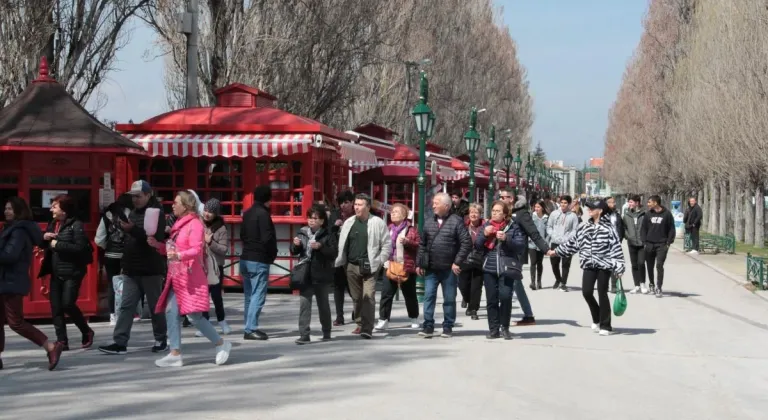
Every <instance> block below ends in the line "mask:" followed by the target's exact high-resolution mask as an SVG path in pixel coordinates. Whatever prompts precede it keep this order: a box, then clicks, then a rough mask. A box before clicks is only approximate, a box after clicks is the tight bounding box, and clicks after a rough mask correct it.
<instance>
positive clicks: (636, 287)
mask: <svg viewBox="0 0 768 420" xmlns="http://www.w3.org/2000/svg"><path fill="white" fill-rule="evenodd" d="M639 291H640V286H635V287H634V289H632V290H630V291H629V293H631V294H633V295H634V294H635V293H637V292H639Z"/></svg>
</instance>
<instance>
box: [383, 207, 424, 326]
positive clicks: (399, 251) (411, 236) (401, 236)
mask: <svg viewBox="0 0 768 420" xmlns="http://www.w3.org/2000/svg"><path fill="white" fill-rule="evenodd" d="M409 212H410V210H409V209H408V207H407V206H406V205H405V204H400V203H398V204H395V205H393V206H392V210H391V212H390V213H389V219H390V220H391V221H392V223H390V224H389V237H390V238H391V241H392V253H391V254H390V256H389V260H388V261H387V262H385V263H384V269H385V270H386V273H385V276H386V277H387V280H389V281H386V280H385V281H384V290H383V291H382V292H381V302H380V303H379V322H378V323H377V324H376V327H375V329H376V330H377V331H384V330H386V329H387V327H389V318H390V315H392V302H393V301H394V299H395V294H397V290H398V289H400V290H401V291H402V292H403V299H404V300H405V309H406V311H408V318H410V321H411V328H412V329H418V328H419V327H421V324H420V323H419V300H418V298H417V296H416V252H417V251H418V249H419V242H420V240H421V238H420V237H419V230H418V229H416V228H415V227H413V226H412V225H411V222H410V221H409V220H408V219H407V218H408V213H409Z"/></svg>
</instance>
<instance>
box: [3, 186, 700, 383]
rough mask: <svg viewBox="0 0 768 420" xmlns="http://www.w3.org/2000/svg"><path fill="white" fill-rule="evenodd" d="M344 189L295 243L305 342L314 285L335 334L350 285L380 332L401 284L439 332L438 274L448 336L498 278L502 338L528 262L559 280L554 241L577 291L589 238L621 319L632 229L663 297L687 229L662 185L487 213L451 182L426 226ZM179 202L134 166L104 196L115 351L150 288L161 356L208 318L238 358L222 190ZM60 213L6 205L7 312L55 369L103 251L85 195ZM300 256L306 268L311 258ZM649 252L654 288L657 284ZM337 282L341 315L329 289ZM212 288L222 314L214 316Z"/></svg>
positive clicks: (213, 332) (254, 303) (167, 358)
mask: <svg viewBox="0 0 768 420" xmlns="http://www.w3.org/2000/svg"><path fill="white" fill-rule="evenodd" d="M271 195H272V191H271V189H270V188H269V187H268V186H260V187H257V188H256V189H255V191H254V193H253V198H254V204H253V205H252V207H251V208H249V209H248V210H246V211H245V212H244V214H243V222H242V224H241V227H240V240H241V241H242V254H241V255H240V263H239V264H240V266H239V268H240V274H241V277H242V282H243V295H244V329H243V339H244V340H262V341H263V340H268V339H269V336H268V335H267V334H266V333H265V332H264V331H262V330H261V329H260V323H259V320H260V314H261V311H262V308H263V307H264V304H265V301H266V298H267V286H268V284H269V271H270V266H271V265H272V263H274V261H275V259H276V257H277V237H276V232H275V226H274V224H273V222H272V218H271V213H270V202H271ZM692 201H693V199H692ZM335 204H336V206H334V208H329V206H327V205H323V204H319V203H318V204H316V205H313V206H312V207H311V208H310V209H309V210H308V211H307V213H306V218H307V225H306V226H304V227H302V228H301V229H299V230H298V231H297V234H296V235H295V237H294V238H293V239H292V241H291V244H290V252H291V253H292V254H293V255H295V256H297V257H299V261H300V263H299V264H297V265H296V266H295V268H294V271H293V273H292V274H291V276H292V278H291V283H292V286H293V287H294V288H296V289H297V290H298V292H299V293H298V295H299V314H298V337H297V339H296V343H297V344H299V345H301V344H307V343H310V342H311V337H310V324H311V313H312V300H313V298H314V300H315V301H316V304H317V309H318V314H319V318H320V325H321V329H322V340H323V341H328V340H332V339H333V337H332V336H331V331H332V327H334V326H340V325H344V324H345V323H346V322H347V320H346V319H345V314H344V300H345V297H346V295H347V294H348V295H349V296H350V297H351V299H352V302H353V312H352V316H351V319H352V322H353V323H355V324H356V328H355V329H354V331H353V332H352V333H353V334H356V335H359V336H360V337H361V338H363V339H371V338H372V337H373V333H374V331H385V330H387V329H388V328H389V323H390V315H391V313H392V304H393V300H394V297H395V295H396V293H397V292H398V290H400V291H402V294H403V297H404V300H405V306H406V310H407V313H408V317H409V318H410V327H411V328H412V329H414V330H418V335H419V336H422V337H424V338H431V337H433V336H435V335H436V332H435V326H436V320H435V310H436V305H437V297H438V287H439V288H440V290H441V294H442V298H443V302H442V310H443V320H442V322H441V323H440V327H441V330H440V331H439V335H440V336H442V337H445V338H449V337H451V336H452V335H453V329H454V326H455V324H456V315H457V295H458V294H460V295H461V307H462V309H466V313H465V315H466V316H468V317H470V318H471V319H473V320H478V319H479V316H478V311H479V310H480V304H481V301H482V294H483V292H484V293H485V301H486V306H485V309H486V311H487V318H488V319H487V323H488V333H487V338H488V339H498V338H503V339H512V338H513V334H512V330H511V329H510V326H511V325H512V320H511V315H512V298H513V295H514V294H517V298H518V301H519V303H520V306H521V309H522V312H523V317H522V318H521V319H520V320H518V321H516V322H515V323H514V325H515V326H526V325H535V324H536V318H535V317H534V314H533V309H532V307H531V304H530V300H529V299H528V296H527V291H526V288H525V287H524V283H523V277H524V275H523V266H524V265H525V264H529V266H530V273H529V275H530V282H529V284H528V286H529V289H530V290H532V291H535V290H540V289H542V288H543V287H545V286H544V285H542V274H543V271H544V256H548V257H549V260H550V264H551V268H552V272H553V274H554V278H555V282H554V284H553V285H552V289H555V290H559V291H563V292H567V291H568V290H569V289H568V278H569V274H570V266H571V258H572V256H573V255H575V254H577V253H578V254H579V262H580V267H581V269H582V271H583V275H582V284H581V286H582V288H581V290H582V295H583V298H584V300H585V301H586V303H587V306H588V308H589V311H590V316H591V320H592V329H593V330H594V331H595V332H597V333H599V334H600V335H610V334H611V332H612V324H611V305H610V300H609V298H608V293H609V288H610V289H611V291H613V292H615V289H616V280H617V279H618V278H619V277H620V276H622V275H623V273H624V270H625V261H624V254H623V251H622V246H621V245H622V241H623V240H624V239H626V240H627V246H628V250H629V255H630V264H631V270H632V276H633V280H634V288H633V289H632V290H630V293H654V294H655V295H656V296H657V297H661V296H662V295H663V292H662V290H663V281H664V262H665V260H666V256H667V252H668V249H669V246H670V245H671V244H672V242H673V241H674V239H675V229H674V221H673V219H672V215H671V213H670V212H669V210H667V209H666V208H664V207H663V206H662V205H661V199H660V198H659V197H658V196H652V197H650V198H649V199H648V200H647V210H646V209H643V206H642V204H643V203H642V202H641V199H640V197H639V196H632V197H630V199H629V201H628V204H627V206H626V208H624V209H622V210H621V211H619V210H618V209H616V202H615V200H614V199H613V198H612V197H608V198H606V199H600V200H598V199H595V200H587V201H586V202H585V203H584V207H586V209H587V214H588V216H589V217H588V218H587V219H586V220H584V219H583V217H582V215H583V213H582V210H581V206H580V204H581V203H580V201H579V200H573V199H572V198H571V197H570V196H568V195H563V196H560V197H558V198H557V199H556V200H555V201H553V200H552V199H551V198H550V197H549V196H546V197H544V199H542V200H538V199H537V198H534V199H533V200H531V201H529V200H528V199H527V197H526V196H524V195H518V196H515V195H514V193H513V191H512V190H511V189H504V190H502V191H500V193H499V199H498V200H497V201H494V202H493V203H492V204H491V208H490V211H489V214H490V217H489V218H488V219H487V220H486V219H483V214H484V211H483V210H484V209H483V207H482V206H481V205H479V204H476V203H473V204H469V203H468V202H467V201H466V200H464V199H463V196H462V194H461V192H455V193H453V194H446V193H437V194H435V195H434V197H433V199H432V203H431V208H432V214H431V215H430V217H428V218H427V219H426V220H425V224H424V228H423V230H422V232H419V231H418V230H417V229H416V227H415V226H413V225H412V223H411V221H410V220H409V219H408V215H409V214H410V213H411V212H410V209H409V208H408V207H407V206H405V205H403V204H396V205H394V206H393V207H392V208H391V211H390V212H389V222H388V223H387V222H385V220H384V219H382V218H381V217H379V216H377V215H375V214H373V213H372V211H371V198H370V197H369V196H367V195H365V194H357V195H354V194H353V193H352V192H350V191H344V192H341V193H340V194H339V195H338V196H337V197H336V203H335ZM694 206H695V202H692V203H691V211H690V212H689V213H690V215H688V212H687V213H686V214H687V215H686V223H687V227H688V225H690V228H696V229H698V226H699V225H700V217H698V219H697V213H696V211H695V207H694ZM172 210H173V215H169V217H166V216H165V215H164V214H163V210H162V206H161V205H160V203H159V202H158V200H157V198H156V197H155V196H154V194H153V191H152V188H151V186H150V185H149V184H148V183H147V182H146V181H142V180H139V181H136V182H134V183H133V184H132V187H131V189H130V191H129V192H128V193H126V194H125V195H124V196H121V197H119V198H118V200H117V201H116V202H115V203H113V204H112V205H110V206H109V207H108V208H107V209H106V210H105V212H104V215H103V217H102V219H101V221H100V224H99V228H98V230H97V234H96V238H95V240H94V242H95V243H96V244H97V246H98V247H100V248H102V249H103V250H104V253H103V255H104V259H103V261H102V264H103V266H104V268H105V270H106V273H107V276H108V278H110V279H112V280H113V281H111V282H110V285H111V286H112V287H113V288H112V290H111V291H110V301H109V304H110V311H111V316H110V322H111V324H112V325H113V326H114V330H113V337H112V343H110V344H107V345H104V346H100V347H99V348H98V349H99V350H100V351H101V352H103V353H106V354H124V353H125V352H126V351H127V345H128V342H129V339H130V336H131V329H132V326H133V322H134V320H135V318H136V317H137V307H139V308H140V307H141V302H142V300H143V299H146V302H147V303H148V306H149V310H150V313H151V319H152V330H153V334H154V339H155V343H154V346H153V347H152V352H155V353H161V352H162V353H165V352H167V354H165V355H163V357H161V358H159V359H158V360H156V361H155V364H156V365H157V366H159V367H180V366H183V358H182V352H181V337H182V328H183V327H184V326H186V325H190V326H194V327H195V328H196V329H197V330H198V331H197V333H196V335H197V336H198V337H206V338H207V339H208V340H209V341H210V342H211V344H212V346H213V348H214V355H215V357H214V361H215V363H216V364H219V365H220V364H224V363H226V361H227V360H228V358H229V355H230V352H231V350H232V345H231V343H230V342H229V341H228V340H225V339H224V338H223V336H226V335H228V334H230V333H231V332H232V328H231V327H230V326H229V325H228V324H227V321H226V313H225V310H224V305H223V300H222V292H221V281H222V278H223V272H224V270H223V265H224V260H225V257H226V255H227V253H228V251H229V243H230V242H229V238H228V232H227V229H226V227H225V226H224V222H223V220H222V218H221V216H220V203H219V202H218V200H216V199H211V200H208V201H207V202H205V203H203V202H202V201H201V200H200V199H199V197H198V196H197V194H195V192H194V191H191V190H184V191H180V192H178V194H177V195H176V197H175V199H174V202H173V206H172ZM51 213H52V216H53V221H52V222H51V223H50V224H49V225H48V227H47V229H46V230H45V232H42V231H41V230H40V229H39V227H38V226H37V224H35V223H34V222H33V221H32V220H31V219H32V218H31V212H30V210H29V206H28V205H27V204H26V203H25V202H24V200H22V199H20V198H11V199H10V200H9V201H8V203H6V205H5V219H6V224H5V227H4V229H3V231H2V233H1V234H0V303H2V307H1V308H0V309H2V310H0V320H2V324H8V325H9V327H10V328H11V329H12V330H13V331H16V332H17V333H18V334H20V335H22V336H23V337H25V338H27V339H29V340H30V341H32V342H33V343H35V344H37V345H38V346H40V347H42V348H43V349H44V350H45V351H46V353H47V356H48V367H49V369H51V370H53V369H55V368H56V366H57V365H58V363H59V360H60V358H61V354H62V352H64V351H66V350H68V349H69V345H70V343H69V340H68V336H67V330H66V324H65V319H64V316H65V315H66V316H68V317H69V319H70V320H71V321H72V323H74V324H75V325H76V327H77V328H78V330H79V331H80V333H81V336H82V340H81V346H82V348H89V347H91V346H92V345H93V342H94V332H93V330H92V329H91V328H90V327H89V326H88V323H87V322H86V320H85V318H84V316H83V314H82V312H81V311H80V310H79V309H78V307H77V303H76V302H77V297H78V291H79V288H80V284H81V282H82V279H83V277H84V276H85V272H86V267H87V266H88V264H90V263H91V262H92V255H93V254H94V252H93V249H92V248H91V245H90V241H89V240H88V238H87V237H86V234H85V231H84V229H83V224H82V222H81V221H80V220H78V219H77V217H75V216H74V215H75V214H77V213H76V209H75V208H74V202H73V200H72V199H71V198H70V197H68V196H67V195H61V196H58V197H56V198H55V199H54V200H53V202H52V206H51ZM150 214H151V216H150ZM698 214H699V215H700V209H699V212H698ZM155 218H156V221H155ZM155 222H156V223H155ZM155 224H156V227H155ZM150 225H151V226H152V227H151V228H150V227H149V226H150ZM34 247H40V248H41V249H43V250H45V258H44V261H43V266H42V269H41V271H40V273H41V274H40V275H41V276H44V275H50V282H49V284H50V286H49V289H50V290H49V294H50V302H51V313H52V317H53V324H54V327H55V328H54V329H55V332H56V340H55V341H50V340H49V339H48V337H46V336H45V335H44V334H43V333H42V332H40V331H39V330H38V329H36V328H35V327H33V326H32V325H30V324H29V323H27V322H25V321H24V319H23V307H22V299H23V296H25V295H26V294H27V293H29V288H30V279H29V269H30V264H31V262H32V253H33V248H34ZM300 265H304V268H302V269H299V268H298V267H299V266H300ZM646 268H647V277H648V280H649V288H646V287H645V278H646ZM654 269H655V274H656V275H655V276H654ZM417 276H419V277H422V278H423V279H424V285H425V291H424V302H423V307H420V305H419V302H418V300H417V296H416V281H417V280H416V278H417ZM380 277H383V278H384V279H385V280H384V282H383V284H384V289H383V291H382V293H381V301H380V302H379V308H378V309H379V310H378V318H377V315H376V285H377V281H378V280H379V278H380ZM332 289H333V296H334V302H335V304H336V311H335V312H336V313H335V320H334V321H331V320H332V314H331V307H330V301H329V295H330V293H331V291H332ZM595 289H597V299H596V298H595V297H594V291H595ZM210 301H213V304H214V308H215V314H216V324H217V326H218V330H217V328H215V327H214V324H213V323H212V322H211V321H210V320H209V314H208V311H209V309H210ZM420 312H421V317H420ZM3 345H4V331H3V333H2V334H0V353H2V350H3ZM0 369H2V359H0Z"/></svg>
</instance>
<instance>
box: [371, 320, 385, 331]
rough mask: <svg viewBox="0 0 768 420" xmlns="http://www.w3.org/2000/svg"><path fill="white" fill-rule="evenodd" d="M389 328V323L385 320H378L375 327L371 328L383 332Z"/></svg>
mask: <svg viewBox="0 0 768 420" xmlns="http://www.w3.org/2000/svg"><path fill="white" fill-rule="evenodd" d="M388 326H389V321H388V320H386V319H380V320H379V322H377V323H376V326H375V327H373V329H374V330H376V331H384V330H386V329H387V327H388Z"/></svg>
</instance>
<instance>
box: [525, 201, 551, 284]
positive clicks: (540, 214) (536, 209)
mask: <svg viewBox="0 0 768 420" xmlns="http://www.w3.org/2000/svg"><path fill="white" fill-rule="evenodd" d="M531 217H532V219H533V224H534V225H536V230H538V231H539V235H541V237H542V238H544V240H545V241H546V240H547V222H548V221H549V214H548V211H547V206H546V204H545V203H544V201H539V202H537V203H536V204H534V205H533V213H532V215H531ZM528 262H529V264H530V266H531V284H530V288H531V290H536V289H541V276H542V275H543V274H544V251H542V250H540V249H539V248H538V247H537V246H536V243H534V242H533V240H532V239H528Z"/></svg>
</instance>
